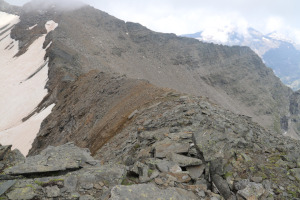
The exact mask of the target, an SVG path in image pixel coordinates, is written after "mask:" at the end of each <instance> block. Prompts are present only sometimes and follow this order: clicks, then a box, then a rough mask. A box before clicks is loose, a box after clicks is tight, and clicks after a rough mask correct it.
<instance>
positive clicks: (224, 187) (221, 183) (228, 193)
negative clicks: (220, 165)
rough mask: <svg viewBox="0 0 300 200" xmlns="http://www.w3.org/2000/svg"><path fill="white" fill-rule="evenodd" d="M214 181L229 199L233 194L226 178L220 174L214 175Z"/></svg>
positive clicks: (221, 192) (222, 193)
mask: <svg viewBox="0 0 300 200" xmlns="http://www.w3.org/2000/svg"><path fill="white" fill-rule="evenodd" d="M212 181H213V183H214V184H215V186H216V187H217V189H218V190H219V192H220V194H221V195H222V196H223V197H224V198H225V199H229V198H230V197H231V196H232V194H231V191H230V188H229V185H228V183H227V181H226V180H224V179H223V178H222V177H221V176H220V175H217V174H215V175H212Z"/></svg>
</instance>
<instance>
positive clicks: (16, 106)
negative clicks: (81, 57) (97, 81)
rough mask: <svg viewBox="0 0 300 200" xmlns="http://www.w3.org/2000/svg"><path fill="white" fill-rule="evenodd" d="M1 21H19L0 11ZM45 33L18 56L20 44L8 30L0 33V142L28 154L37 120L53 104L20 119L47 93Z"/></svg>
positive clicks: (52, 25)
mask: <svg viewBox="0 0 300 200" xmlns="http://www.w3.org/2000/svg"><path fill="white" fill-rule="evenodd" d="M2 19H3V20H2ZM3 21H5V23H2V22H3ZM0 22H1V24H0V29H1V28H3V27H4V26H7V24H10V26H11V25H14V24H16V23H18V22H19V17H18V16H15V15H13V16H11V15H10V14H7V13H3V12H0ZM45 27H46V29H47V31H48V33H49V32H50V31H52V30H54V29H55V28H56V27H57V23H55V22H54V21H49V22H47V23H46V25H45ZM8 34H9V35H8ZM7 35H8V36H7ZM46 35H47V34H44V35H42V36H41V37H39V38H38V39H36V40H35V41H34V42H33V43H32V44H31V45H30V47H29V48H28V50H27V51H26V53H24V54H23V55H21V56H19V57H14V55H15V54H16V53H17V52H18V51H19V49H18V46H19V45H18V41H15V40H13V39H12V38H11V37H10V31H7V33H6V34H3V35H1V36H0V70H1V73H0V94H1V95H0V116H2V117H1V120H0V143H1V144H2V145H10V144H11V145H12V146H13V148H17V149H19V150H20V151H21V152H22V153H23V154H24V155H27V154H28V151H29V149H30V148H31V145H32V142H33V140H34V138H35V137H36V135H37V133H38V131H39V129H40V124H41V123H42V121H43V120H44V118H45V117H47V116H48V115H49V114H50V113H51V109H52V108H53V105H52V106H49V107H48V108H46V109H44V110H43V111H41V112H40V113H38V114H36V115H34V116H32V117H31V118H30V119H28V120H27V121H26V122H22V119H23V118H25V117H27V116H28V115H29V114H30V113H31V112H32V111H33V110H34V109H35V108H36V107H37V106H38V104H39V103H40V102H41V101H42V100H43V98H44V97H45V96H46V95H47V90H46V89H45V85H46V82H47V80H48V61H47V60H44V56H45V54H46V49H43V43H44V41H45V38H46ZM42 66H43V67H42ZM41 67H42V69H40V68H41ZM39 69H40V70H39ZM32 75H34V76H32Z"/></svg>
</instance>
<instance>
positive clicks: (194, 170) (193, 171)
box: [186, 165, 205, 180]
mask: <svg viewBox="0 0 300 200" xmlns="http://www.w3.org/2000/svg"><path fill="white" fill-rule="evenodd" d="M204 169H205V165H199V166H192V167H187V168H186V170H187V171H188V172H189V174H190V176H191V178H192V179H194V180H196V179H198V178H200V176H201V175H202V174H203V172H204Z"/></svg>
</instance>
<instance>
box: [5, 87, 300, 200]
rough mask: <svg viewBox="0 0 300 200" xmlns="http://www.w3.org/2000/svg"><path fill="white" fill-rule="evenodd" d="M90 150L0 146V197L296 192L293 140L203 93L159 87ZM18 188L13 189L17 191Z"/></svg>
mask: <svg viewBox="0 0 300 200" xmlns="http://www.w3.org/2000/svg"><path fill="white" fill-rule="evenodd" d="M162 96H163V98H161V99H160V100H159V101H158V102H156V103H154V104H147V105H146V106H143V107H141V108H139V109H138V110H135V111H134V112H132V113H131V115H130V116H128V120H130V123H129V124H128V125H127V126H126V127H125V128H124V129H123V130H122V131H120V132H119V134H117V135H116V136H114V137H112V138H111V139H110V140H109V141H108V142H107V143H106V144H104V145H103V147H102V148H100V149H99V150H98V151H97V152H96V153H95V154H94V157H95V158H96V159H97V160H95V159H94V158H93V157H91V156H90V152H89V150H88V149H81V148H78V147H76V146H75V145H74V144H73V143H67V144H65V145H62V146H58V147H51V146H49V147H48V148H46V149H45V150H43V151H42V152H41V153H40V154H39V155H36V156H32V157H28V158H27V159H26V160H25V159H24V157H22V156H14V157H13V156H11V155H19V154H18V152H17V151H11V150H10V147H1V155H2V156H1V158H2V159H1V164H2V166H3V167H2V174H1V175H0V180H1V183H2V184H0V191H1V192H2V193H1V195H2V196H1V197H2V198H3V199H52V198H55V199H126V198H128V199H159V198H160V199H169V198H173V199H178V200H179V199H297V198H300V191H299V188H300V177H299V170H300V163H299V162H300V157H299V155H300V144H299V142H298V141H295V140H292V139H288V138H286V137H283V136H278V135H277V134H274V133H272V132H268V131H266V130H265V129H264V128H262V127H260V126H259V125H258V124H256V123H254V122H252V120H251V118H249V117H247V116H242V115H236V114H234V113H232V112H230V111H228V110H223V109H221V108H220V107H218V106H216V105H214V104H212V103H211V102H209V101H208V100H207V99H206V98H202V97H194V96H190V95H182V94H179V93H175V92H166V93H165V94H164V95H162ZM20 195H21V196H20Z"/></svg>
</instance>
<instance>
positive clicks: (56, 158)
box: [5, 143, 97, 175]
mask: <svg viewBox="0 0 300 200" xmlns="http://www.w3.org/2000/svg"><path fill="white" fill-rule="evenodd" d="M84 165H90V166H91V165H97V162H96V161H95V160H94V158H93V157H91V156H90V152H89V150H87V149H81V148H79V147H76V146H75V145H74V144H73V143H68V144H65V145H62V146H59V147H52V146H49V147H48V148H47V149H45V150H43V151H42V152H41V154H40V155H37V156H32V157H28V158H27V159H26V161H25V163H20V164H18V165H16V166H14V167H12V168H10V169H7V170H6V171H5V173H6V174H10V175H26V174H36V173H45V172H56V171H65V170H69V169H79V168H82V167H83V166H84Z"/></svg>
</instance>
